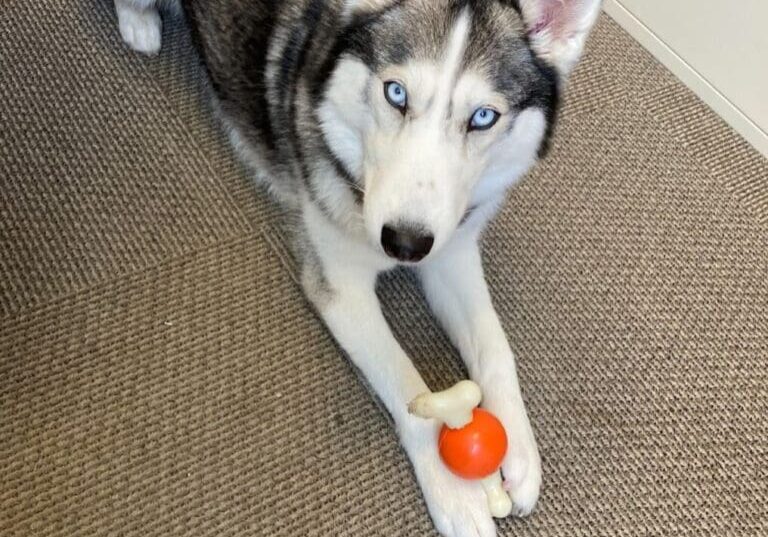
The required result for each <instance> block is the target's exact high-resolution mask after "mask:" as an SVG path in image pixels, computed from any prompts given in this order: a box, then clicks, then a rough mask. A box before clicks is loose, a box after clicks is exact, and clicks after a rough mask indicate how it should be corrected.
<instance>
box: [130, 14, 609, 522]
mask: <svg viewBox="0 0 768 537" xmlns="http://www.w3.org/2000/svg"><path fill="white" fill-rule="evenodd" d="M161 3H163V4H167V5H168V6H171V5H173V6H175V7H177V8H180V10H181V11H182V12H183V13H184V15H185V17H186V19H187V20H188V22H189V25H190V26H191V28H192V32H193V36H194V41H195V43H196V46H197V49H198V52H199V54H200V57H201V59H202V61H203V63H204V65H205V68H206V70H207V73H208V75H209V78H210V81H211V86H212V89H213V92H212V93H213V94H214V105H215V108H216V110H217V111H218V113H219V115H220V117H221V118H222V121H223V123H224V125H225V127H226V130H227V132H228V133H229V136H230V139H231V141H232V143H233V145H234V147H235V148H236V150H237V151H238V152H239V154H240V155H241V157H242V158H243V159H244V161H245V162H246V163H247V164H248V165H249V166H250V168H251V169H252V170H253V172H254V175H255V176H256V177H257V178H258V180H259V181H260V182H263V183H264V184H265V185H266V187H267V188H268V189H269V190H270V191H271V192H272V193H273V194H274V195H275V197H276V198H277V199H278V200H279V201H280V202H281V203H282V205H283V206H284V207H285V209H286V211H287V212H288V213H289V214H290V215H291V217H292V220H293V221H294V222H295V225H294V226H293V228H294V229H293V232H294V237H293V244H294V247H295V251H296V254H297V258H298V259H299V261H300V264H301V275H302V282H303V287H304V290H305V292H306V295H307V297H308V298H309V299H310V300H311V301H312V303H313V304H314V305H315V307H316V308H317V311H318V312H319V314H320V315H321V317H322V318H323V320H324V321H325V323H326V324H327V326H328V328H329V329H330V331H331V332H332V333H333V336H334V337H335V338H336V340H337V341H338V342H339V344H340V345H341V346H342V347H343V348H344V350H345V351H346V353H347V354H348V355H349V358H350V359H351V360H352V362H353V363H354V364H355V365H356V366H357V367H358V368H359V369H360V370H361V371H362V373H363V374H364V375H365V377H366V378H367V380H368V382H369V383H370V386H371V387H372V388H373V390H374V391H375V392H376V395H378V397H379V398H380V399H381V401H382V402H383V403H384V405H385V406H386V408H387V409H388V411H389V412H390V413H391V415H392V417H393V418H394V422H395V424H396V427H397V432H398V433H399V436H400V440H401V443H402V446H403V448H404V450H405V452H406V453H407V455H408V457H409V458H410V460H411V463H412V464H413V469H414V471H415V474H416V477H417V479H418V481H419V484H420V485H421V488H422V491H423V494H424V498H425V500H426V503H427V506H428V508H429V512H430V514H431V516H432V518H433V520H434V523H435V525H436V527H437V529H438V531H439V532H440V533H442V534H443V535H446V536H451V537H453V536H462V537H463V536H489V537H490V536H493V535H495V534H496V533H495V525H494V523H493V519H492V517H491V515H490V512H489V508H488V506H487V504H486V500H485V497H484V494H483V491H482V489H481V486H480V485H479V484H477V483H474V482H468V481H463V480H461V479H459V478H457V477H454V476H453V475H452V474H451V473H450V472H449V471H447V470H446V469H445V468H444V467H443V464H442V462H441V461H440V460H439V457H438V456H437V447H436V438H437V434H436V427H437V426H436V425H434V424H432V423H429V422H425V421H422V420H420V419H417V418H415V417H412V416H411V415H409V413H408V403H409V401H411V400H412V399H413V398H415V397H416V396H417V395H419V394H422V393H424V392H426V391H428V387H427V385H426V384H425V383H424V381H423V380H422V378H421V376H420V375H419V373H418V371H417V370H416V369H415V368H414V366H413V364H412V363H411V361H410V359H409V358H408V356H406V354H405V352H404V351H403V349H402V348H401V347H400V345H399V344H398V342H397V341H396V340H395V338H394V337H393V335H392V333H391V331H390V329H389V327H388V326H387V323H386V321H385V319H384V316H383V315H382V312H381V309H380V305H379V302H378V300H377V297H376V293H375V290H374V288H375V283H376V279H377V275H378V274H380V273H381V272H383V271H387V270H390V269H392V268H394V267H396V266H398V265H407V266H409V267H412V268H413V269H414V270H415V271H416V272H417V273H418V275H419V277H420V280H421V283H422V285H423V288H424V292H425V295H426V297H427V299H428V302H429V304H430V306H431V308H432V309H433V311H434V313H435V315H436V317H437V318H438V319H439V320H440V321H441V323H442V325H443V326H444V328H445V330H446V331H447V333H448V334H449V336H450V338H451V340H452V342H453V343H454V344H455V345H456V347H457V348H458V350H459V351H460V353H461V355H462V358H463V360H464V361H465V363H466V365H467V368H468V370H469V373H470V376H471V377H472V378H473V379H474V380H475V381H476V382H477V383H478V384H479V385H480V386H481V387H482V389H483V393H484V405H485V406H486V407H487V408H489V409H490V410H491V411H493V412H494V413H495V414H496V415H497V416H498V417H499V418H500V420H501V421H502V423H503V424H504V426H505V427H506V430H507V432H508V435H509V439H510V449H509V451H508V454H507V456H506V459H505V461H504V463H503V466H502V472H503V475H504V478H505V480H506V483H507V486H508V489H509V494H510V496H511V499H512V502H513V504H514V506H515V512H516V514H518V515H520V516H523V515H526V514H528V513H530V512H531V511H532V510H533V508H534V506H535V504H536V502H537V499H538V496H539V488H540V484H541V464H540V459H539V453H538V449H537V447H536V442H535V440H534V435H533V431H532V429H531V426H530V423H529V421H528V417H527V414H526V410H525V407H524V404H523V399H522V396H521V394H520V388H519V385H518V378H517V374H516V371H515V357H514V355H513V353H512V350H511V349H510V346H509V344H508V342H507V339H506V336H505V334H504V331H503V329H502V326H501V323H500V322H499V319H498V317H497V315H496V312H495V311H494V307H493V305H492V301H491V296H490V294H489V292H488V289H487V286H486V283H485V279H484V275H483V267H482V263H481V255H480V250H479V247H478V238H479V237H480V235H481V232H482V230H483V228H484V227H485V225H486V223H487V222H488V221H489V219H491V218H492V217H493V216H494V214H495V213H496V212H497V210H498V208H499V206H500V204H501V203H502V201H503V200H504V197H505V191H506V190H507V189H508V188H509V187H510V186H512V185H514V184H515V183H516V182H517V181H518V180H519V179H520V178H521V177H522V176H523V175H524V174H525V173H527V171H528V170H529V169H530V168H531V167H532V166H533V165H534V164H535V163H536V161H537V159H538V158H539V157H540V156H541V155H543V153H544V152H545V151H546V148H547V145H548V143H549V137H550V134H551V133H552V129H553V125H554V122H555V119H556V115H557V107H558V97H559V95H560V92H561V91H562V87H563V84H564V80H565V79H566V77H567V76H568V74H569V72H570V71H571V69H572V68H573V66H574V65H575V63H576V61H577V60H578V58H579V56H580V54H581V52H582V49H583V46H584V42H585V40H586V37H587V34H588V33H589V30H590V29H591V27H592V25H593V24H594V22H595V20H596V18H597V16H598V12H599V9H600V0H182V1H179V0H176V1H174V2H170V1H167V0H165V1H163V2H161ZM115 4H116V9H117V14H118V19H119V25H120V31H121V34H122V36H123V39H124V40H125V41H126V42H127V43H128V44H129V45H130V46H131V47H132V48H134V49H136V50H138V51H142V52H146V53H155V52H157V51H158V50H159V48H160V38H161V37H160V36H161V31H160V30H161V18H160V15H159V11H158V7H159V6H158V5H157V4H158V1H157V0H115Z"/></svg>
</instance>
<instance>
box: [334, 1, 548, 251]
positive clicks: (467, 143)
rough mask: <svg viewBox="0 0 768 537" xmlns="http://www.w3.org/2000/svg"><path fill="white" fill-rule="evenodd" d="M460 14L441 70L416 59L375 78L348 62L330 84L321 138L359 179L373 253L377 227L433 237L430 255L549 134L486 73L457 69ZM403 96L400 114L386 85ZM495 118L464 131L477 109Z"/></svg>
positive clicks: (463, 37) (462, 41) (463, 30)
mask: <svg viewBox="0 0 768 537" xmlns="http://www.w3.org/2000/svg"><path fill="white" fill-rule="evenodd" d="M471 23H472V20H471V13H470V11H468V10H466V11H464V12H463V13H462V14H461V16H460V17H459V18H458V19H457V20H456V23H455V24H454V27H453V28H452V31H451V34H450V37H449V39H448V43H447V45H446V48H445V51H444V53H443V57H442V60H441V61H437V62H431V61H426V60H413V61H410V62H408V63H406V64H403V65H394V66H389V67H387V68H385V69H384V70H383V71H382V72H379V73H372V72H371V70H370V69H369V68H368V67H367V66H366V65H364V64H363V63H362V62H361V61H359V60H357V59H352V58H345V59H343V60H342V61H341V62H340V63H339V66H338V68H337V70H336V72H335V73H334V76H333V78H332V80H331V82H330V85H329V89H328V91H327V93H326V100H325V102H324V103H323V105H322V106H321V109H320V118H321V123H322V126H323V131H324V133H325V135H326V139H327V141H328V143H329V145H330V147H331V148H332V149H333V151H334V152H335V153H336V155H337V156H338V157H339V158H340V159H341V160H342V161H343V162H344V163H345V165H346V166H347V167H348V169H349V170H350V171H352V172H353V173H355V174H356V175H357V176H359V177H362V178H363V180H364V187H365V190H366V194H365V203H364V223H365V230H366V234H367V235H368V237H369V240H370V242H371V244H372V245H373V246H374V247H376V248H380V246H379V242H380V237H381V230H382V227H383V226H384V225H391V226H394V227H397V226H402V225H409V226H414V227H418V228H421V229H423V230H425V231H426V232H428V233H430V234H432V235H434V237H435V246H434V247H433V251H437V250H439V249H440V247H441V246H443V245H444V244H445V243H447V242H448V241H449V240H450V239H451V237H452V235H453V233H454V231H455V230H456V228H457V226H458V225H459V223H460V222H461V220H462V218H463V217H464V215H465V214H466V212H467V210H468V209H469V208H470V207H474V206H476V205H479V204H483V203H486V202H488V201H491V200H493V199H494V197H499V196H500V195H502V194H503V192H504V190H505V189H506V188H507V187H509V186H510V185H511V184H513V183H514V182H515V181H516V180H517V179H518V178H519V177H521V176H522V175H523V174H524V173H526V172H527V171H528V169H529V168H530V167H531V166H532V165H533V164H534V163H535V160H536V156H537V152H538V148H539V145H540V144H541V141H542V139H543V136H544V132H545V129H546V120H545V117H544V114H543V112H542V111H540V110H538V109H529V110H525V111H522V112H518V111H511V110H509V108H508V104H507V101H506V99H505V98H504V97H503V96H502V95H501V94H499V93H498V92H497V91H496V90H495V89H494V87H493V85H492V84H491V82H490V80H489V77H488V76H486V75H485V74H484V73H482V72H479V71H473V70H466V69H464V70H463V65H462V63H463V59H464V53H465V50H466V46H467V43H468V40H469V35H470V31H471V26H472V24H471ZM388 81H397V82H399V83H401V84H402V85H403V86H404V87H405V88H406V91H407V93H408V112H407V114H406V116H405V117H404V116H403V114H402V113H401V112H400V111H399V110H397V109H396V108H394V107H392V106H391V105H390V104H389V103H388V102H387V100H386V98H385V92H384V84H385V83H386V82H388ZM482 107H491V108H494V109H496V110H497V111H498V112H500V113H501V114H502V116H501V119H500V120H499V122H498V123H497V124H496V126H494V127H493V128H492V129H491V130H488V131H475V132H468V125H469V122H470V119H471V117H472V115H473V114H474V113H475V111H476V110H477V109H478V108H482Z"/></svg>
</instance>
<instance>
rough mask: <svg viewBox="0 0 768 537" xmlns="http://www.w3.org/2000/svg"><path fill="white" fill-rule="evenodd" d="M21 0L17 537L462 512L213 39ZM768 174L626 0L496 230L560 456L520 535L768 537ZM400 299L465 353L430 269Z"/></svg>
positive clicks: (14, 228)
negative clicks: (209, 67) (375, 379)
mask: <svg viewBox="0 0 768 537" xmlns="http://www.w3.org/2000/svg"><path fill="white" fill-rule="evenodd" d="M113 19H114V17H113V15H112V12H111V9H110V7H109V4H108V3H107V2H105V1H104V0H102V1H101V2H97V3H92V2H88V1H86V0H61V1H57V2H52V1H49V2H43V1H42V0H4V1H3V2H2V4H1V5H0V181H1V183H0V197H1V199H0V535H2V536H3V537H11V536H53V535H56V536H74V535H120V536H170V535H196V536H197V535H200V536H246V535H248V536H253V535H258V536H262V535H263V536H276V537H287V536H294V535H310V536H336V535H341V536H368V535H381V536H401V535H402V536H406V535H407V536H411V535H433V534H432V533H431V532H432V530H431V529H430V523H429V520H428V517H427V514H426V511H425V507H424V505H423V503H422V501H421V500H420V497H419V494H418V491H417V488H416V485H415V482H414V478H413V476H412V474H411V471H410V469H409V466H408V464H407V463H406V461H405V459H404V457H403V455H402V453H401V452H400V450H399V448H398V446H397V442H396V438H395V436H394V434H393V433H392V431H391V429H390V427H389V424H388V422H387V418H386V417H385V415H384V414H383V413H382V412H381V411H380V410H379V409H378V407H377V406H376V403H375V402H374V401H373V400H372V399H371V398H370V397H369V396H368V394H367V393H366V391H365V389H364V387H363V386H362V385H361V384H360V383H359V382H358V380H357V377H356V374H355V372H354V371H353V370H352V369H351V368H350V367H349V365H348V364H347V362H346V361H345V359H344V358H343V356H342V355H341V353H340V352H339V350H338V349H337V348H336V347H335V346H334V344H333V343H332V340H331V338H330V337H329V336H328V334H327V333H326V332H325V331H324V329H323V328H322V327H321V326H320V324H319V323H318V321H317V320H316V319H315V317H314V316H313V314H312V312H311V310H310V308H309V307H308V306H307V304H306V302H305V301H304V300H303V299H302V296H301V294H300V292H299V290H298V288H297V286H296V285H295V283H294V281H293V278H292V268H291V267H292V266H291V263H290V258H289V257H288V256H287V255H286V253H285V249H284V248H283V245H282V235H281V233H280V227H279V221H278V220H277V219H276V214H277V210H276V208H275V207H274V206H273V205H272V204H271V203H270V202H269V201H268V200H267V199H266V197H265V196H264V194H263V193H261V192H260V191H258V190H257V189H256V188H254V187H252V186H251V184H250V183H249V181H248V179H247V177H246V176H245V174H244V172H243V170H242V168H241V167H240V166H239V165H238V164H237V162H236V160H235V159H234V158H233V156H232V154H231V152H230V151H229V149H228V148H227V146H226V144H225V143H224V142H223V140H222V137H221V135H220V133H219V131H218V130H217V127H216V126H215V123H214V122H213V121H212V120H211V117H210V113H209V111H208V108H207V107H206V104H205V101H204V100H203V99H202V97H201V95H202V89H201V88H202V86H201V82H200V80H199V78H198V76H199V75H198V69H197V66H196V60H195V57H194V54H193V53H192V51H191V48H190V45H189V42H188V37H187V35H186V32H185V30H184V29H183V27H182V26H181V25H180V24H179V23H171V24H169V25H167V27H166V31H165V33H166V35H165V44H166V47H165V48H164V51H163V53H162V55H161V56H160V57H158V58H154V59H147V58H143V57H138V56H136V55H134V54H132V53H130V52H129V51H127V50H126V49H125V48H124V47H122V46H121V44H120V42H119V39H118V35H117V30H116V27H115V21H114V20H113ZM767 217H768V165H767V164H766V161H765V160H764V159H763V158H761V157H759V156H758V155H757V154H756V153H754V152H753V151H751V150H750V149H749V148H748V147H747V146H746V145H745V143H744V142H743V141H741V140H740V139H739V138H738V137H737V136H736V135H735V134H733V133H732V132H731V131H730V130H729V129H728V128H726V127H725V126H724V125H723V124H722V123H721V122H720V121H719V120H718V119H717V118H716V117H715V116H713V114H712V113H710V112H709V111H708V110H707V109H706V108H705V107H703V106H702V105H701V104H700V103H699V102H698V101H697V100H696V99H695V98H694V97H693V96H692V95H691V94H690V93H689V92H688V91H686V90H685V89H684V88H682V87H681V86H680V84H678V83H677V82H676V81H675V80H674V79H673V78H672V77H671V76H670V75H669V74H667V73H666V72H665V71H664V70H663V69H662V68H661V67H660V66H659V65H657V64H656V63H655V62H654V61H653V60H652V59H651V58H650V57H649V56H648V55H647V54H646V53H645V52H643V51H642V50H641V49H640V48H639V47H638V46H637V45H636V44H634V43H633V42H632V41H631V40H630V39H629V38H627V36H626V35H624V34H623V33H622V31H621V30H620V29H619V28H618V27H617V26H616V25H615V24H614V23H612V22H611V21H610V20H608V19H603V20H602V21H601V23H600V25H599V27H598V29H597V31H596V34H595V35H594V38H593V39H592V41H591V44H590V46H589V51H588V53H587V58H586V60H585V62H584V63H583V64H582V66H581V67H580V69H579V71H578V74H577V75H576V77H575V79H574V80H573V83H572V86H571V88H570V93H569V97H568V99H567V106H566V109H565V112H564V116H563V120H562V124H561V126H560V129H559V133H558V136H557V140H556V144H555V150H554V152H553V153H552V155H551V156H550V158H549V159H548V160H547V161H546V162H545V163H544V164H543V165H542V166H541V167H540V168H539V169H538V170H537V171H536V173H534V174H533V176H532V177H531V178H530V179H529V180H528V181H527V182H525V183H524V184H523V185H522V186H521V187H520V188H518V189H517V190H516V191H515V192H514V193H513V194H512V196H511V199H510V200H509V203H508V205H507V207H506V209H505V210H504V212H503V215H502V217H501V218H500V220H499V221H498V222H497V223H496V225H495V226H494V227H493V229H492V230H491V231H490V232H489V234H488V237H487V250H486V251H487V254H486V255H487V256H486V261H487V266H488V274H489V279H490V282H491V285H492V287H493V292H494V295H495V300H496V303H497V305H498V309H499V312H500V315H501V316H502V318H503V322H504V324H505V325H506V327H507V330H508V334H509V337H510V340H511V342H512V345H513V347H514V348H515V349H516V350H517V352H518V354H519V356H520V374H521V377H522V384H523V386H524V390H525V396H526V399H527V401H528V403H529V408H530V413H531V418H532V420H533V423H534V427H535V429H536V431H537V433H538V438H539V440H540V444H541V451H542V454H543V458H544V472H545V487H544V490H543V494H542V499H541V504H540V507H539V509H538V511H537V512H536V514H535V515H534V516H533V517H532V518H530V519H528V520H524V521H520V520H508V521H505V522H503V523H502V524H501V526H500V528H501V533H502V534H504V535H516V536H517V535H523V536H524V535H531V536H533V535H536V536H545V537H550V536H551V537H555V536H557V537H561V536H562V537H565V536H569V537H570V536H595V535H605V536H617V535H623V536H639V535H643V536H646V535H648V536H650V535H654V536H655V535H669V536H702V535H704V536H718V537H720V536H747V535H752V536H758V535H763V536H764V535H768V507H767V506H768V388H767V387H766V386H767V385H768V372H767V371H768V367H767V366H768V284H767V283H766V282H768V247H767V246H768V244H767V243H768V218H767ZM382 295H383V296H384V297H385V301H386V302H387V303H388V304H389V307H388V311H389V316H390V318H391V320H392V323H393V324H394V326H395V328H396V330H397V332H398V334H399V335H400V337H401V338H402V339H403V341H404V344H405V346H406V347H407V348H408V350H409V351H410V352H411V354H412V355H413V357H414V359H415V360H416V361H417V363H418V365H419V367H420V368H421V370H422V371H423V372H424V375H425V376H426V378H427V380H428V382H429V383H430V384H431V385H432V386H433V387H435V388H439V387H444V386H447V385H449V384H450V383H452V382H454V381H455V380H457V379H458V378H460V377H461V375H462V370H461V368H460V367H459V365H458V364H459V362H458V361H457V359H456V357H455V356H454V355H453V353H452V351H451V350H450V348H449V346H448V345H447V343H446V340H445V338H444V337H443V336H442V335H441V334H440V332H439V331H438V330H437V329H436V328H435V325H434V323H433V322H432V320H431V319H430V317H429V316H428V315H427V313H426V311H425V309H424V308H423V306H422V303H421V300H420V299H419V295H418V292H417V291H416V288H415V286H414V285H413V282H412V281H411V279H410V278H409V277H408V276H407V275H404V274H396V275H394V276H391V277H388V278H387V279H386V281H385V283H384V285H383V286H382Z"/></svg>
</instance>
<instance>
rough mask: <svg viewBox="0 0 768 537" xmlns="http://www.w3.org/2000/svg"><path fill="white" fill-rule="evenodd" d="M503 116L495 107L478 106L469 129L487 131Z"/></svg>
mask: <svg viewBox="0 0 768 537" xmlns="http://www.w3.org/2000/svg"><path fill="white" fill-rule="evenodd" d="M500 117H501V114H499V113H498V112H497V111H496V110H494V109H493V108H478V109H477V110H476V111H475V113H474V115H473V116H472V120H471V121H470V122H469V130H471V131H487V130H488V129H490V128H491V127H493V126H494V125H496V122H497V121H498V120H499V118H500Z"/></svg>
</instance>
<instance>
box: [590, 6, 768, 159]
mask: <svg viewBox="0 0 768 537" xmlns="http://www.w3.org/2000/svg"><path fill="white" fill-rule="evenodd" d="M605 10H606V12H607V13H608V14H609V15H610V16H611V17H613V18H614V19H615V20H616V21H617V22H618V23H619V24H621V25H622V26H623V27H624V28H625V29H626V30H627V31H628V32H629V33H630V34H631V35H633V36H634V37H635V38H636V39H637V40H638V41H639V42H640V43H641V44H642V45H643V46H645V47H646V48H647V49H648V50H649V51H650V52H651V53H653V54H654V55H655V56H656V57H657V58H658V59H659V60H661V62H662V63H664V64H665V65H666V66H667V67H668V68H669V69H670V70H671V71H672V72H674V73H675V74H676V75H677V76H678V77H680V79H681V80H682V81H683V82H684V83H685V84H687V85H688V86H689V87H690V88H691V89H693V90H694V91H695V92H696V93H697V94H698V95H699V96H700V97H701V98H702V99H703V100H704V101H705V102H707V104H709V105H710V106H711V107H712V108H713V109H714V110H715V111H716V112H717V113H718V114H720V115H721V116H722V117H723V118H724V119H725V120H726V121H728V122H729V123H730V124H731V125H732V126H733V127H734V128H735V129H736V130H738V131H739V132H740V133H741V134H742V135H743V136H744V137H745V138H746V139H747V140H748V141H749V142H750V143H752V144H753V145H754V146H755V147H756V148H757V149H758V150H760V151H761V152H762V153H763V154H764V155H766V156H768V0H736V1H735V2H723V1H722V0H607V1H606V4H605Z"/></svg>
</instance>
